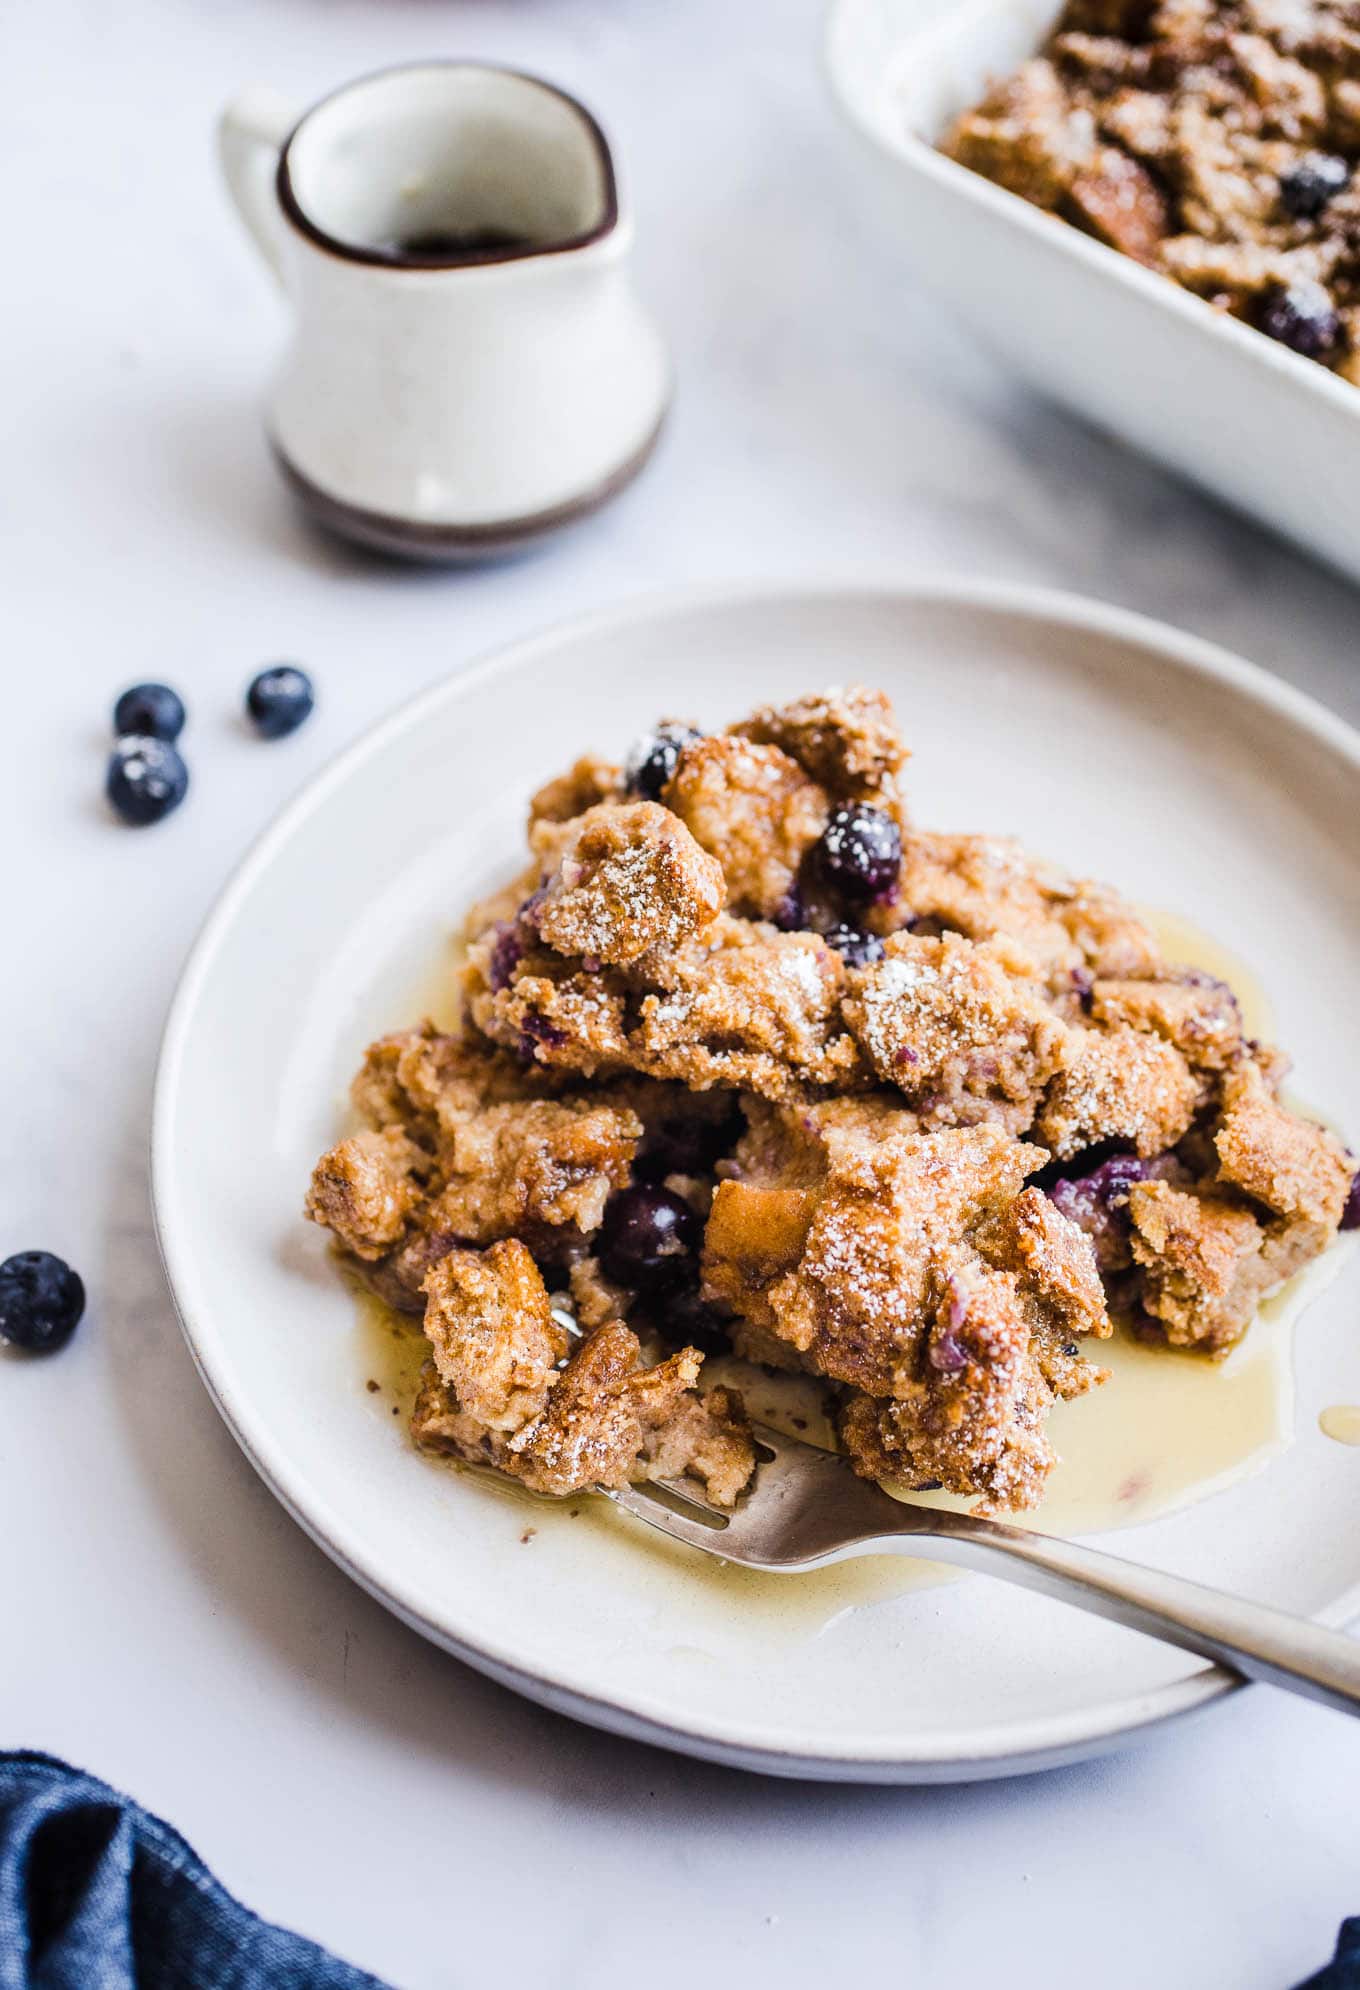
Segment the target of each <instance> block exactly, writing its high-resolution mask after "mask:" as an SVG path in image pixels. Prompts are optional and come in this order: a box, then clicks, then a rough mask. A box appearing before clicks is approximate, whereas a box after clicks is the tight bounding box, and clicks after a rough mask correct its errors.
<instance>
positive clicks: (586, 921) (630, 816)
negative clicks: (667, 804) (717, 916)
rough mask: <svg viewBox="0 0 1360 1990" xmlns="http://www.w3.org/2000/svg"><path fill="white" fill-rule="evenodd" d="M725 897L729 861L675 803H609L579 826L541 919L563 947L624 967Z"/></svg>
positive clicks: (707, 914) (681, 932)
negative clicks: (719, 858) (713, 851)
mask: <svg viewBox="0 0 1360 1990" xmlns="http://www.w3.org/2000/svg"><path fill="white" fill-rule="evenodd" d="M725 896H726V891H725V887H724V883H723V873H722V867H721V865H719V864H718V863H717V862H716V860H715V859H714V858H712V857H710V856H708V855H707V854H706V852H705V851H703V850H702V849H700V847H699V845H698V844H697V843H696V842H695V840H694V838H693V837H692V836H691V835H690V833H689V831H688V830H687V829H686V828H685V827H684V826H683V824H682V823H680V822H677V820H676V818H675V817H674V815H672V813H671V811H670V810H669V809H667V808H661V807H660V806H659V805H658V804H657V803H656V802H627V803H623V804H620V805H619V806H617V807H609V806H606V805H605V804H600V805H599V806H598V807H596V808H592V809H587V811H586V813H585V814H584V815H583V816H581V817H580V818H579V820H578V821H576V822H575V823H573V824H572V825H571V831H570V834H569V836H568V837H567V838H566V840H565V841H564V843H563V846H562V849H561V853H560V855H559V856H558V859H557V863H556V865H555V867H554V868H553V870H552V871H551V872H550V873H549V875H548V877H547V879H546V880H545V882H544V885H543V889H542V892H541V895H540V897H539V899H538V902H537V904H536V905H535V907H534V912H533V924H534V926H535V928H536V929H537V932H538V935H539V938H540V939H541V940H542V941H543V943H544V945H545V946H549V947H551V948H552V950H553V952H554V953H559V954H574V955H576V956H578V957H580V958H581V959H582V960H583V961H584V962H585V963H587V964H589V963H590V962H592V961H593V962H594V964H595V965H596V966H598V964H599V963H600V962H601V961H605V962H607V963H609V964H610V965H611V966H615V967H621V966H626V965H627V964H628V963H629V962H630V961H635V960H638V959H639V958H640V957H641V956H642V955H643V954H646V953H650V952H652V951H653V950H654V949H656V948H663V947H675V946H679V944H680V943H681V942H682V941H683V940H687V939H688V938H689V936H690V934H691V933H694V932H696V931H697V930H698V929H699V928H701V927H703V926H706V925H707V924H708V922H709V920H710V919H712V917H713V915H714V913H715V912H717V911H718V910H719V908H720V907H721V906H722V904H723V901H724V898H725Z"/></svg>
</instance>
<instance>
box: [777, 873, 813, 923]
mask: <svg viewBox="0 0 1360 1990" xmlns="http://www.w3.org/2000/svg"><path fill="white" fill-rule="evenodd" d="M770 924H771V925H772V926H777V927H778V928H779V930H780V932H781V933H802V932H806V930H807V925H808V914H807V906H806V905H805V904H804V903H803V894H802V892H801V891H800V890H799V889H798V886H797V884H796V883H795V884H791V885H790V886H789V888H788V890H787V891H786V892H785V893H784V896H783V897H782V898H781V899H780V901H779V903H778V905H776V907H775V909H774V911H773V913H772V914H771V916H770Z"/></svg>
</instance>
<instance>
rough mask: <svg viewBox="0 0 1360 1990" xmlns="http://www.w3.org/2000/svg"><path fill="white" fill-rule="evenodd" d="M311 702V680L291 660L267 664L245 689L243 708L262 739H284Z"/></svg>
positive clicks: (306, 714)
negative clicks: (265, 668)
mask: <svg viewBox="0 0 1360 1990" xmlns="http://www.w3.org/2000/svg"><path fill="white" fill-rule="evenodd" d="M315 703H316V694H315V693H314V691H313V690H312V680H311V678H310V677H309V676H308V675H307V673H306V671H305V670H299V669H298V667H297V665H296V664H295V663H275V664H271V665H270V667H269V669H268V670H262V671H261V672H260V674H259V676H258V677H257V678H255V679H254V681H253V682H252V684H251V686H250V689H249V690H248V691H247V692H246V711H247V712H248V714H249V715H250V719H251V722H252V724H253V725H254V727H255V730H256V731H257V732H258V733H259V734H260V735H261V737H262V738H264V739H284V738H286V737H287V735H288V734H289V733H290V732H296V731H297V729H298V727H299V726H300V725H301V724H302V722H303V720H304V719H305V718H306V717H307V716H308V715H309V713H310V712H311V709H312V706H313V705H314V704H315Z"/></svg>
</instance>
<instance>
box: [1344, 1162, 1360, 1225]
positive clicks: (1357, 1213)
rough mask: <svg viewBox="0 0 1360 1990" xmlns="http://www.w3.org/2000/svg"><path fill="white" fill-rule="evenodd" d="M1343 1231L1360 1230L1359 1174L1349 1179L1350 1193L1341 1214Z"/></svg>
mask: <svg viewBox="0 0 1360 1990" xmlns="http://www.w3.org/2000/svg"><path fill="white" fill-rule="evenodd" d="M1341 1227H1342V1229H1343V1230H1360V1174H1357V1175H1355V1176H1353V1177H1352V1179H1351V1186H1350V1193H1349V1195H1348V1196H1347V1197H1346V1206H1345V1208H1344V1209H1343V1210H1342V1212H1341Z"/></svg>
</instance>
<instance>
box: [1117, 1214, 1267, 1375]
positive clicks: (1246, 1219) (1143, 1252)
mask: <svg viewBox="0 0 1360 1990" xmlns="http://www.w3.org/2000/svg"><path fill="white" fill-rule="evenodd" d="M1129 1212H1130V1215H1131V1217H1132V1219H1133V1239H1132V1243H1133V1255H1134V1260H1135V1262H1136V1263H1137V1264H1139V1265H1141V1266H1142V1267H1143V1270H1144V1274H1145V1275H1144V1279H1143V1304H1144V1305H1145V1306H1146V1308H1147V1310H1148V1312H1149V1313H1151V1314H1152V1315H1153V1317H1154V1319H1157V1320H1159V1321H1160V1322H1161V1323H1162V1325H1163V1327H1164V1329H1165V1331H1166V1337H1167V1339H1168V1340H1169V1341H1170V1342H1171V1343H1172V1345H1173V1346H1175V1347H1196V1348H1199V1349H1201V1350H1202V1351H1203V1352H1205V1353H1209V1354H1218V1353H1222V1352H1224V1351H1225V1350H1226V1349H1227V1348H1229V1347H1231V1346H1232V1344H1233V1343H1234V1342H1235V1341H1237V1340H1238V1339H1240V1337H1241V1335H1242V1333H1243V1332H1244V1330H1245V1329H1246V1327H1247V1326H1248V1324H1249V1323H1250V1321H1251V1317H1252V1314H1253V1312H1254V1311H1255V1309H1256V1302H1257V1300H1258V1299H1259V1298H1260V1296H1261V1294H1262V1292H1263V1291H1264V1290H1266V1289H1268V1288H1269V1286H1270V1285H1271V1284H1273V1283H1274V1282H1275V1281H1274V1278H1273V1276H1272V1275H1271V1272H1270V1269H1269V1267H1268V1266H1267V1265H1265V1264H1264V1263H1263V1261H1262V1258H1261V1247H1262V1244H1263V1243H1264V1241H1265V1239H1264V1234H1263V1232H1262V1230H1261V1226H1260V1225H1259V1224H1258V1223H1257V1222H1256V1220H1255V1218H1254V1217H1253V1216H1252V1215H1251V1214H1250V1212H1249V1211H1247V1210H1246V1209H1244V1208H1242V1207H1241V1205H1240V1204H1236V1203H1233V1202H1230V1201H1227V1200H1225V1199H1224V1198H1223V1197H1222V1196H1217V1195H1213V1194H1212V1193H1208V1192H1205V1191H1201V1190H1196V1189H1191V1190H1184V1189H1177V1188H1172V1187H1171V1186H1170V1184H1169V1183H1167V1182H1140V1183H1139V1184H1138V1185H1137V1186H1136V1187H1135V1188H1134V1189H1133V1190H1132V1192H1131V1194H1130V1196H1129Z"/></svg>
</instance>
